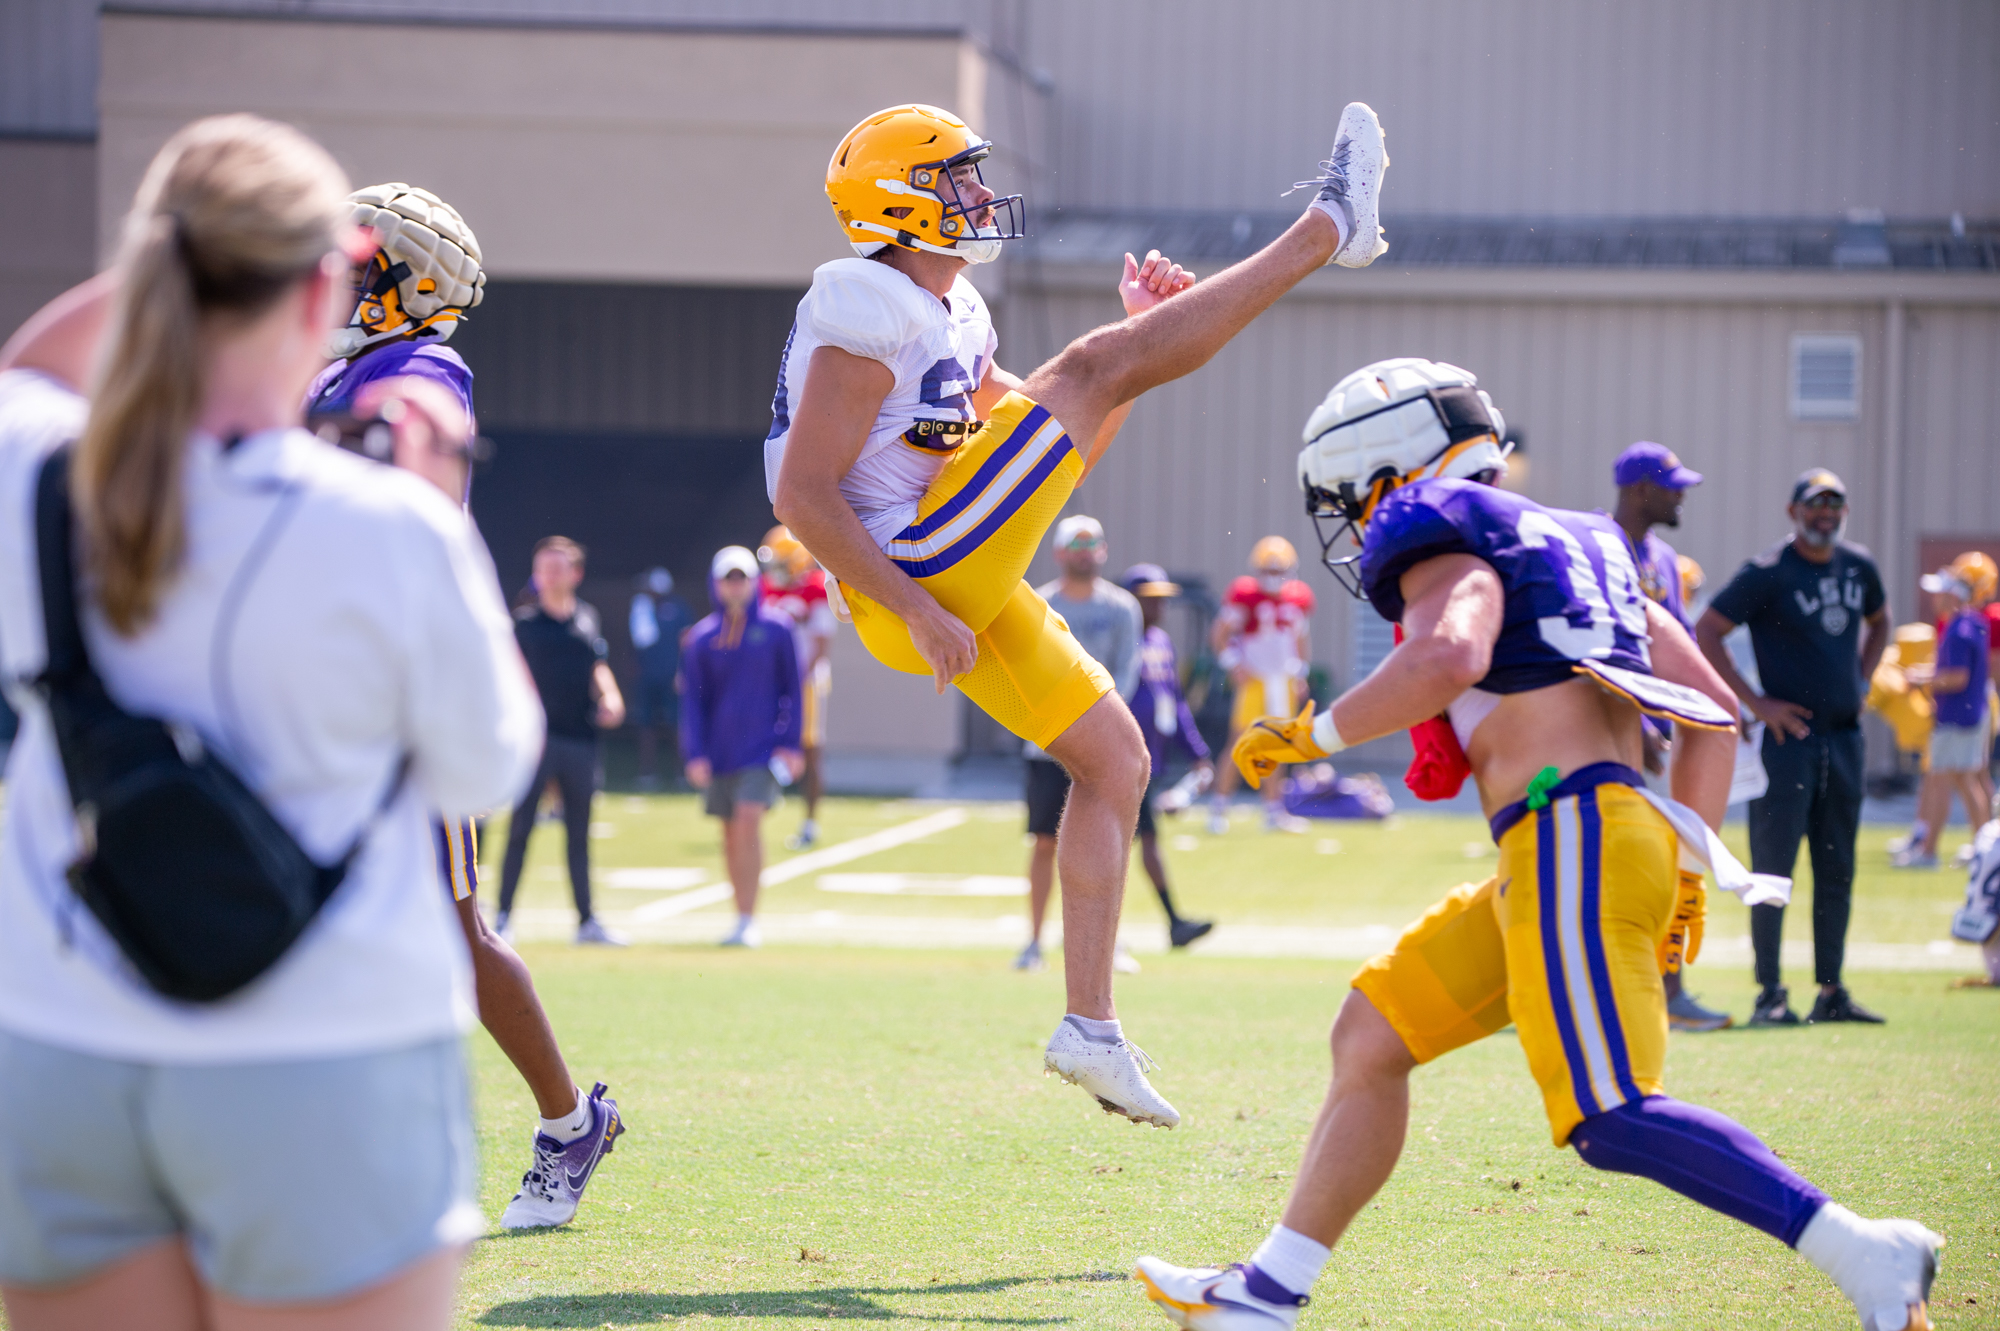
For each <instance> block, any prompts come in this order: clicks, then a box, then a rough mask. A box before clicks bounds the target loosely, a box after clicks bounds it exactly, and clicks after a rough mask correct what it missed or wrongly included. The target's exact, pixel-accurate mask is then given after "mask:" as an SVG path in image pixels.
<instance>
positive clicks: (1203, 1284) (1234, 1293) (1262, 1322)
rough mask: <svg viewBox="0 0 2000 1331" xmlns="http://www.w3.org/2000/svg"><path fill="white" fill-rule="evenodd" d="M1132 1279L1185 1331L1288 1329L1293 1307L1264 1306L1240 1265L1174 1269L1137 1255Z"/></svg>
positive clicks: (1293, 1322) (1296, 1314)
mask: <svg viewBox="0 0 2000 1331" xmlns="http://www.w3.org/2000/svg"><path fill="white" fill-rule="evenodd" d="M1132 1278H1133V1279H1135V1280H1137V1281H1138V1282H1139V1287H1140V1288H1141V1289H1142V1290H1144V1291H1145V1294H1146V1297H1147V1298H1148V1299H1151V1300H1152V1301H1153V1303H1154V1305H1155V1306H1157V1307H1158V1308H1159V1310H1160V1311H1161V1312H1163V1313H1165V1314H1166V1315H1167V1316H1168V1317H1169V1318H1171V1319H1172V1321H1173V1323H1174V1325H1176V1326H1182V1327H1186V1328H1187V1331H1292V1328H1293V1327H1294V1326H1296V1325H1297V1324H1298V1320H1299V1309H1300V1308H1303V1307H1304V1306H1305V1302H1304V1301H1303V1300H1302V1301H1301V1302H1300V1303H1298V1304H1297V1305H1287V1304H1282V1303H1266V1302H1265V1301H1264V1300H1262V1299H1260V1298H1258V1297H1257V1296H1256V1295H1255V1294H1252V1293H1251V1292H1250V1290H1249V1289H1248V1287H1247V1286H1245V1284H1244V1283H1243V1268H1242V1267H1241V1266H1226V1267H1222V1268H1220V1269H1218V1268H1216V1267H1213V1266H1196V1267H1187V1266H1175V1265H1174V1264H1173V1263H1172V1262H1163V1261H1161V1260H1160V1259H1159V1258H1157V1257H1141V1258H1140V1259H1139V1266H1138V1269H1137V1270H1135V1271H1134V1272H1133V1273H1132Z"/></svg>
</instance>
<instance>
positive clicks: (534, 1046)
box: [306, 181, 625, 1229]
mask: <svg viewBox="0 0 2000 1331" xmlns="http://www.w3.org/2000/svg"><path fill="white" fill-rule="evenodd" d="M350 197H351V198H352V201H353V204H354V212H353V221H354V223H355V225H357V226H364V227H367V228H369V230H370V231H371V232H372V233H373V235H374V238H375V244H376V249H375V252H374V254H373V255H372V256H371V257H370V258H369V259H367V260H366V261H365V262H362V263H359V264H357V265H356V266H355V270H354V283H355V291H356V296H357V299H356V302H355V308H354V314H353V316H352V318H351V319H350V320H349V322H348V325H347V327H346V328H344V329H342V330H340V332H339V333H337V334H336V335H335V338H334V344H333V346H332V347H330V348H329V350H330V351H331V353H332V354H333V356H334V357H335V359H334V362H333V364H331V365H329V366H327V368H326V369H325V370H324V371H323V372H322V373H321V374H320V376H319V378H317V379H315V380H314V381H313V383H312V386H311V387H310V388H308V389H307V390H306V416H307V421H308V423H311V422H312V421H313V420H314V419H315V418H319V419H321V420H327V419H334V420H337V419H338V418H341V417H359V418H363V419H371V418H376V417H380V418H381V419H384V420H389V421H390V422H391V425H392V430H393V433H394V437H395V445H396V452H397V460H398V462H403V461H404V459H405V457H409V458H412V459H417V460H420V463H421V465H418V466H415V467H414V468H413V469H416V470H419V471H421V472H423V474H425V475H426V476H428V477H429V478H430V479H431V480H432V482H433V483H434V484H436V485H438V486H439V487H440V488H442V489H443V490H444V491H445V492H446V493H447V494H449V495H451V497H452V498H453V499H456V500H458V501H460V502H461V503H463V502H465V500H466V499H467V498H468V496H469V494H470V491H471V484H472V469H471V467H470V466H469V465H466V463H467V461H468V457H467V445H468V443H469V441H470V440H471V438H472V436H473V433H474V428H475V427H474V424H473V422H474V420H475V416H474V412H473V409H472V371H471V370H470V369H468V368H467V367H466V364H465V362H464V360H462V359H461V358H460V357H459V355H458V353H457V352H455V351H453V350H451V349H450V348H449V347H446V346H445V345H444V343H445V342H446V341H447V340H448V339H449V338H450V337H451V335H452V334H453V333H454V332H456V331H458V325H459V324H460V323H461V322H462V321H463V320H464V318H465V315H466V311H467V310H469V309H471V308H472V307H473V306H475V305H477V304H479V302H480V299H481V297H482V295H483V294H484V292H485V286H486V275H485V273H483V272H482V271H480V267H479V242H478V241H477V240H475V239H474V238H473V235H472V229H471V228H470V227H468V226H466V224H465V219H464V218H462V217H460V216H459V215H458V213H457V212H456V211H455V210H454V209H453V208H452V207H451V205H450V204H447V203H446V202H444V200H442V199H440V198H438V197H437V195H435V194H432V193H431V192H430V191H429V190H422V189H417V188H415V187H413V186H410V185H405V184H403V183H401V182H400V181H399V182H393V183H390V184H386V185H373V186H370V187H369V188H367V189H361V190H356V191H355V192H354V194H353V195H352V196H350ZM447 463H449V465H446V464H447ZM433 830H434V834H435V838H436V841H437V856H438V876H439V878H440V880H441V881H442V883H443V886H444V887H445V888H446V890H448V891H449V892H450V893H451V897H452V902H453V904H454V905H455V906H456V907H457V910H458V922H459V925H460V927H461V928H462V929H463V930H464V931H465V941H466V944H467V946H468V947H470V948H471V950H472V974H473V982H474V985H475V988H476V992H477V995H478V1001H479V1019H480V1021H481V1022H482V1023H483V1024H484V1025H485V1027H486V1030H487V1032H488V1033H489V1034H490V1035H492V1037H493V1042H494V1043H495V1044H497V1045H499V1046H500V1050H501V1052H502V1053H504V1054H506V1055H507V1058H508V1059H509V1061H511V1062H512V1063H513V1064H514V1068H515V1070H516V1071H518V1072H519V1073H520V1074H521V1078H522V1080H523V1081H525V1082H527V1083H528V1089H529V1091H530V1092H532V1093H533V1095H534V1097H535V1106H536V1112H537V1113H538V1114H539V1116H540V1117H539V1120H538V1122H537V1123H536V1125H535V1131H534V1133H533V1151H534V1156H533V1161H532V1163H531V1164H530V1165H529V1168H528V1172H527V1173H526V1174H525V1175H523V1176H522V1179H521V1187H520V1190H519V1191H518V1192H516V1193H515V1194H514V1197H513V1199H512V1200H511V1201H509V1202H508V1203H507V1209H506V1211H505V1212H504V1213H503V1214H502V1215H501V1217H500V1225H501V1227H502V1228H503V1229H529V1228H536V1227H540V1226H544V1225H562V1224H567V1223H569V1221H570V1220H571V1218H572V1217H574V1216H575V1215H576V1208H577V1203H578V1202H580V1201H581V1200H582V1198H583V1190H584V1188H585V1186H586V1185H588V1183H589V1182H590V1179H591V1176H592V1175H593V1174H594V1173H595V1172H596V1169H597V1165H598V1162H599V1161H600V1160H601V1159H602V1158H603V1157H604V1155H605V1154H606V1153H607V1152H609V1151H610V1150H611V1149H612V1146H613V1144H614V1143H615V1142H616V1141H617V1140H618V1136H619V1134H620V1133H622V1132H624V1131H625V1124H624V1120H623V1119H622V1118H620V1116H619V1113H618V1102H617V1101H615V1100H611V1099H608V1098H606V1096H605V1090H606V1087H605V1085H604V1083H603V1082H598V1083H597V1084H596V1086H595V1087H594V1088H593V1089H592V1091H591V1093H590V1094H589V1095H588V1096H586V1095H585V1094H584V1093H583V1091H582V1090H581V1089H580V1088H579V1087H578V1086H577V1084H576V1083H575V1082H574V1081H573V1080H571V1078H570V1071H569V1065H568V1063H566V1062H565V1061H564V1059H563V1055H562V1048H561V1046H559V1045H558V1044H557V1043H556V1036H555V1030H554V1028H552V1027H551V1026H550V1025H549V1018H548V1014H547V1013H546V1012H545V1011H543V1009H542V1002H541V999H540V998H539V997H538V996H537V995H536V993H535V982H534V978H533V977H532V976H531V975H529V973H528V967H527V965H526V963H524V962H523V961H522V960H521V958H520V956H519V954H517V953H516V952H515V951H514V949H513V948H512V947H511V946H510V945H509V944H508V943H507V941H506V939H504V938H502V937H501V936H500V935H499V934H498V933H496V932H494V930H493V929H492V928H490V927H489V926H488V925H487V923H486V919H485V917H484V916H482V915H481V914H480V913H479V840H478V830H477V828H476V827H475V825H474V824H473V822H472V820H471V819H465V820H463V821H461V822H458V823H446V822H438V823H436V824H435V825H434V828H433Z"/></svg>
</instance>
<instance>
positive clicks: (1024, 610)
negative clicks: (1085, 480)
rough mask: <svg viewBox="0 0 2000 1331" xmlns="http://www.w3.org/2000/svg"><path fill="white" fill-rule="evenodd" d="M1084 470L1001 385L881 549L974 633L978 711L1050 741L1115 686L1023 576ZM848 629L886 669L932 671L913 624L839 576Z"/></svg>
mask: <svg viewBox="0 0 2000 1331" xmlns="http://www.w3.org/2000/svg"><path fill="white" fill-rule="evenodd" d="M1082 472H1083V459H1082V458H1081V457H1080V456H1078V454H1077V451H1076V449H1075V448H1074V447H1073V446H1072V445H1071V444H1070V440H1069V436H1068V435H1067V434H1065V433H1063V428H1062V425H1061V424H1060V423H1059V422H1058V421H1057V420H1056V419H1055V417H1053V416H1051V415H1049V413H1048V411H1047V410H1046V409H1044V408H1042V407H1040V406H1037V405H1036V404H1035V403H1033V402H1031V401H1029V400H1028V399H1027V398H1025V397H1022V396H1021V395H1020V394H1019V393H1009V394H1007V396H1005V397H1003V398H1001V399H1000V402H999V405H998V406H996V407H995V408H994V409H993V414H992V415H991V416H990V417H988V418H987V419H986V420H985V421H983V422H981V423H980V426H979V428H978V429H977V430H975V431H974V432H973V433H972V434H971V435H969V436H968V437H967V439H966V442H965V443H964V444H963V445H961V446H960V447H959V449H958V451H957V452H956V453H954V454H953V455H952V458H951V461H950V462H949V463H947V464H946V465H945V469H944V470H943V471H941V472H939V473H938V476H937V479H936V480H934V481H932V482H931V487H930V489H929V490H928V491H927V492H926V493H925V495H924V498H923V502H922V503H921V504H919V505H918V507H917V520H916V521H915V522H912V523H911V524H910V525H909V526H908V527H906V528H904V529H903V530H902V531H901V532H899V533H897V535H896V538H895V539H894V540H893V541H891V542H890V543H889V545H888V548H887V553H888V555H889V558H890V559H892V560H894V561H895V563H896V565H897V566H898V567H899V568H901V569H902V570H903V571H904V572H905V573H907V574H909V575H910V577H912V578H914V579H915V580H916V581H917V582H918V583H920V584H921V585H922V586H923V587H924V589H925V590H926V591H928V592H930V594H931V595H932V596H934V597H936V598H937V602H938V604H939V605H941V606H943V607H944V608H945V609H946V610H948V611H950V612H951V613H952V614H953V615H955V616H957V617H958V618H959V619H960V620H961V621H962V622H963V623H964V624H965V626H966V627H967V628H969V629H971V630H972V631H973V632H974V633H975V634H977V635H978V638H979V660H978V663H977V664H976V665H975V666H974V667H973V669H972V671H971V673H969V674H966V675H963V676H961V677H960V678H959V679H958V680H957V681H956V683H957V685H958V687H959V689H960V691H961V692H963V693H964V694H965V696H966V697H968V698H970V699H972V701H973V702H974V703H976V704H977V705H978V706H979V709H980V710H981V711H983V712H985V713H986V714H987V715H988V716H990V717H992V718H993V719H994V720H996V721H998V722H999V723H1000V724H1001V725H1003V726H1005V727H1007V729H1009V730H1011V731H1012V732H1013V733H1015V734H1016V735H1019V736H1020V737H1021V738H1022V739H1025V740H1027V741H1029V742H1030V743H1032V744H1039V745H1043V746H1047V745H1048V744H1049V743H1050V742H1051V741H1053V740H1054V739H1055V738H1056V737H1057V736H1059V735H1061V734H1062V733H1063V732H1064V731H1065V730H1068V729H1069V728H1070V726H1072V725H1074V724H1075V723H1076V721H1077V718H1079V717H1081V716H1082V715H1083V714H1084V713H1085V712H1087V711H1089V710H1090V709H1091V708H1092V707H1093V706H1095V705H1096V703H1097V700H1098V699H1099V698H1102V697H1103V696H1104V695H1105V694H1107V693H1110V692H1112V690H1113V688H1114V685H1113V684H1112V681H1111V675H1110V674H1109V672H1107V671H1106V670H1105V669H1104V667H1103V666H1101V665H1099V664H1098V663H1097V662H1096V661H1094V660H1092V659H1091V657H1090V655H1089V654H1088V653H1087V652H1085V651H1084V650H1083V647H1082V645H1081V644H1080V643H1078V642H1077V640H1076V637H1075V635H1073V634H1072V633H1071V632H1070V631H1069V625H1068V624H1067V623H1065V622H1064V621H1063V617H1062V616H1061V615H1059V614H1057V613H1056V612H1055V611H1053V610H1051V609H1050V608H1049V603H1048V602H1047V601H1045V600H1043V599H1042V598H1041V597H1040V596H1038V595H1037V594H1036V593H1035V589H1034V588H1032V587H1030V586H1029V585H1028V584H1027V583H1026V582H1025V581H1023V580H1022V575H1023V574H1025V573H1026V572H1027V571H1028V563H1029V561H1030V560H1032V559H1033V558H1034V557H1035V551H1036V550H1037V549H1039V548H1040V547H1041V543H1042V537H1043V536H1044V535H1045V534H1046V533H1047V532H1048V529H1049V527H1050V525H1051V524H1052V523H1054V522H1055V520H1056V517H1057V515H1058V514H1060V513H1061V512H1062V509H1063V505H1064V504H1066V503H1067V502H1069V497H1070V493H1071V492H1072V491H1073V490H1075V489H1076V482H1077V479H1078V477H1079V476H1081V474H1082ZM840 590H841V594H842V595H843V596H844V597H845V598H846V600H847V608H848V611H849V613H851V614H852V615H853V617H854V628H855V632H856V633H858V634H859V635H860V638H861V641H862V643H863V645H865V646H866V647H867V648H868V651H869V653H870V654H871V655H872V656H874V658H875V659H876V660H878V661H880V662H881V663H882V664H884V665H886V666H888V667H890V668H891V669H893V670H901V671H905V672H907V673H909V674H913V675H928V674H929V673H930V672H931V668H930V667H929V666H928V665H926V664H924V659H923V657H921V656H919V655H918V654H917V649H916V646H915V644H914V643H912V642H911V641H910V630H909V627H908V626H907V625H906V624H904V623H903V621H902V620H901V619H899V618H897V616H896V615H895V614H893V613H892V612H891V611H889V610H888V609H887V608H885V607H884V606H882V605H879V604H877V603H876V602H875V601H872V600H870V599H869V598H868V597H867V596H865V595H863V594H862V593H860V592H858V591H856V590H854V589H853V588H851V587H848V586H846V585H845V584H842V586H841V589H840Z"/></svg>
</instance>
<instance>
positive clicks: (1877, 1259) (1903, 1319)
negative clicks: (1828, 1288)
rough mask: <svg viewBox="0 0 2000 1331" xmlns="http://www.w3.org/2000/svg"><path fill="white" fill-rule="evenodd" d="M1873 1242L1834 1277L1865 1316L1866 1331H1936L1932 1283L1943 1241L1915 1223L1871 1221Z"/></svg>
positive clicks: (1870, 1235) (1863, 1325) (1866, 1223)
mask: <svg viewBox="0 0 2000 1331" xmlns="http://www.w3.org/2000/svg"><path fill="white" fill-rule="evenodd" d="M1863 1224H1864V1225H1865V1226H1866V1228H1867V1229H1868V1230H1869V1231H1870V1233H1869V1237H1870V1238H1871V1239H1872V1240H1873V1242H1872V1243H1870V1244H1869V1245H1868V1246H1867V1247H1866V1248H1865V1249H1863V1250H1861V1251H1859V1252H1857V1253H1855V1254H1854V1256H1853V1258H1852V1259H1851V1260H1850V1261H1849V1263H1848V1265H1847V1268H1846V1269H1845V1270H1843V1271H1841V1272H1840V1273H1839V1274H1838V1275H1836V1276H1835V1277H1834V1282H1835V1283H1836V1284H1838V1285H1839V1286H1840V1292H1841V1293H1843V1294H1845V1295H1846V1296H1847V1297H1848V1299H1849V1300H1850V1301H1852V1302H1853V1304H1854V1311H1855V1312H1857V1313H1859V1314H1861V1328H1862V1331H1931V1318H1930V1298H1931V1282H1932V1281H1933V1280H1936V1279H1937V1268H1938V1250H1939V1249H1941V1248H1943V1247H1944V1239H1943V1237H1942V1236H1940V1235H1937V1234H1933V1233H1932V1232H1931V1231H1930V1230H1928V1229H1926V1228H1924V1227H1923V1226H1922V1225H1920V1224H1918V1223H1917V1222H1916V1221H1914V1220H1869V1221H1864V1222H1863Z"/></svg>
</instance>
